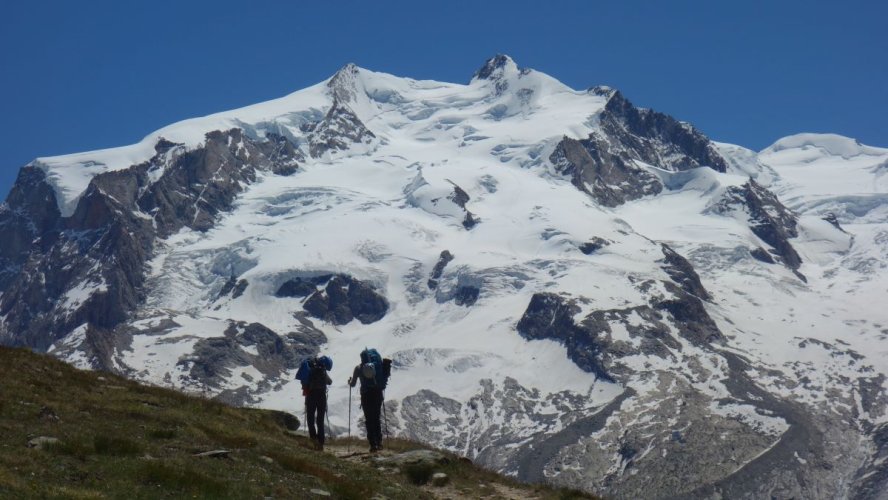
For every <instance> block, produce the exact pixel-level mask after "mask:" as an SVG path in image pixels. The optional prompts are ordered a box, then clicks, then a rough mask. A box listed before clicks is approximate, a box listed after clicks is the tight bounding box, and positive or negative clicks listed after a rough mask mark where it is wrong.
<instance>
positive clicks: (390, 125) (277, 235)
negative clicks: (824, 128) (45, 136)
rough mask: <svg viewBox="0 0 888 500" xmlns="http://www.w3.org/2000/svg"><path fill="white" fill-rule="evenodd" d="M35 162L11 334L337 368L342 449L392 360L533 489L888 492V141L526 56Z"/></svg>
mask: <svg viewBox="0 0 888 500" xmlns="http://www.w3.org/2000/svg"><path fill="white" fill-rule="evenodd" d="M726 119H728V117H726ZM22 172H23V173H22V175H21V176H20V178H19V182H18V183H17V188H16V189H14V190H13V193H12V194H11V195H10V199H9V200H7V203H6V204H4V205H3V208H2V209H0V231H5V234H6V235H7V236H8V238H9V239H8V241H12V242H13V244H10V245H9V246H8V247H7V249H6V250H4V252H3V253H2V254H0V258H2V259H4V260H2V262H0V264H3V266H5V269H6V270H5V271H4V272H3V274H0V290H2V295H0V341H3V342H5V343H10V344H20V345H30V346H33V347H36V348H43V349H47V350H49V351H50V352H53V353H55V354H56V355H58V356H60V357H62V358H63V359H67V360H68V361H70V362H72V363H75V364H77V365H80V366H85V367H92V368H102V369H110V370H115V371H119V372H122V373H125V374H127V375H128V376H131V377H133V378H136V379H140V380H144V381H149V382H152V383H156V384H160V385H168V386H173V387H178V388H182V389H185V390H188V391H195V392H201V393H206V394H208V395H213V396H218V397H220V398H223V399H226V400H228V401H232V402H235V403H240V404H250V405H257V406H263V407H272V408H278V409H284V410H288V411H291V412H294V413H301V411H302V402H301V391H300V390H299V386H298V382H297V381H295V380H294V374H295V369H296V367H297V366H298V364H299V362H300V361H301V360H302V359H303V358H304V357H305V356H309V355H314V354H316V353H319V352H320V353H323V354H326V355H328V356H331V357H332V358H333V360H334V369H333V371H332V372H331V376H332V377H333V380H334V384H333V386H332V387H331V388H330V393H329V394H330V404H329V406H330V408H329V409H330V413H329V414H330V423H331V424H332V426H333V427H334V432H342V431H344V430H345V429H346V427H347V426H348V424H349V422H348V420H347V418H348V415H349V412H348V408H347V405H348V401H349V393H348V389H347V387H346V385H345V380H346V378H347V377H348V376H349V375H350V374H351V369H352V367H353V366H354V365H355V363H357V361H358V353H359V352H360V350H361V349H363V348H364V347H365V346H370V347H376V348H377V349H379V350H380V351H381V352H382V353H383V354H384V355H386V356H389V357H392V358H393V359H394V361H395V371H394V374H393V376H392V380H391V383H390V385H389V388H388V390H387V392H386V399H387V403H386V404H387V407H386V409H387V417H388V422H387V425H388V428H389V431H390V432H392V433H397V434H401V435H405V436H408V437H412V438H415V439H420V440H424V441H428V442H432V443H434V444H436V445H440V446H445V447H448V448H451V449H453V450H455V451H458V452H460V453H462V454H465V455H466V456H468V457H470V458H472V459H474V460H477V461H479V462H480V463H482V464H484V465H487V466H489V467H493V468H496V469H499V470H502V471H505V472H507V473H510V474H514V475H516V476H518V477H519V478H522V479H525V480H531V481H555V482H558V483H562V484H567V485H571V486H575V487H579V488H583V489H586V490H589V491H595V492H598V493H604V494H606V495H609V496H614V497H618V498H654V497H669V496H672V495H677V496H682V497H699V498H707V497H718V495H722V496H723V497H725V498H744V497H748V498H761V497H762V495H766V494H767V495H776V497H779V498H783V497H793V496H794V497H797V498H834V497H856V498H885V496H884V491H886V489H885V488H888V466H886V465H885V463H886V462H885V459H886V457H888V438H886V437H885V436H888V426H886V424H888V417H886V404H888V399H886V393H885V390H886V384H885V376H886V374H888V361H886V359H888V340H886V337H888V310H886V308H885V306H884V304H885V298H886V297H888V270H886V262H888V223H886V218H888V181H886V177H885V174H886V172H888V149H881V148H875V147H869V146H864V145H861V144H859V143H857V142H856V141H854V140H853V139H849V138H845V137H840V136H836V135H828V134H800V135H797V136H791V137H787V138H783V139H780V140H779V141H777V142H776V143H774V144H773V145H772V146H770V147H769V148H767V149H765V150H764V151H762V152H760V153H756V152H753V151H749V150H746V149H744V148H741V147H739V146H733V145H730V144H723V143H715V142H711V141H709V139H707V138H706V137H705V136H704V135H703V134H702V133H700V132H699V131H697V130H696V129H694V128H693V127H692V126H690V125H688V124H686V123H683V122H678V121H676V120H674V119H672V118H671V117H668V116H666V115H662V114H660V113H656V112H653V111H650V110H644V109H639V108H636V107H634V106H633V105H632V104H631V103H630V102H629V101H627V100H626V99H625V97H623V96H622V94H620V93H619V92H617V91H615V90H613V89H609V88H606V87H594V88H592V89H589V90H588V91H577V90H573V89H570V88H568V87H566V86H564V85H563V84H561V83H560V82H558V81H557V80H555V79H553V78H551V77H549V76H547V75H544V74H541V73H539V72H536V71H533V70H527V69H520V68H519V67H518V66H517V65H516V64H515V63H514V61H512V60H511V59H509V58H508V57H505V56H497V57H496V58H493V59H491V60H489V61H488V62H487V63H485V65H484V66H483V67H482V68H481V69H479V71H478V72H477V73H476V74H475V76H474V77H473V78H472V80H471V81H470V82H469V83H468V84H465V85H463V84H452V83H442V82H433V81H417V80H412V79H407V78H400V77H396V76H392V75H388V74H384V73H377V72H373V71H369V70H365V69H362V68H358V67H355V66H353V65H348V66H346V67H344V68H343V69H342V70H340V71H339V72H338V73H337V74H336V75H334V76H333V77H332V78H331V79H330V80H327V81H325V82H321V83H319V84H318V85H315V86H312V87H309V88H307V89H304V90H300V91H297V92H295V93H293V94H290V95H288V96H286V97H283V98H281V99H277V100H273V101H269V102H266V103H262V104H258V105H255V106H249V107H246V108H242V109H238V110H233V111H228V112H223V113H219V114H216V115H211V116H207V117H203V118H196V119H193V120H187V121H184V122H180V123H177V124H173V125H170V126H168V127H165V128H163V129H161V130H158V131H156V132H154V133H152V134H150V135H148V136H147V137H146V138H145V139H144V140H143V141H141V142H140V143H139V144H136V145H132V146H125V147H121V148H115V149H109V150H103V151H94V152H87V153H81V154H75V155H66V156H59V157H52V158H40V159H37V160H35V161H34V162H32V163H31V164H30V165H29V166H27V167H25V168H24V169H23V170H22ZM29 242H31V243H29ZM36 290H40V292H37V291H36ZM33 297H37V298H36V299H35V298H33ZM352 400H353V401H356V398H353V399H352ZM355 410H356V408H354V409H353V411H352V414H353V415H354V414H355V413H356V411H355ZM352 428H353V429H356V428H357V427H356V422H352ZM880 495H882V496H880Z"/></svg>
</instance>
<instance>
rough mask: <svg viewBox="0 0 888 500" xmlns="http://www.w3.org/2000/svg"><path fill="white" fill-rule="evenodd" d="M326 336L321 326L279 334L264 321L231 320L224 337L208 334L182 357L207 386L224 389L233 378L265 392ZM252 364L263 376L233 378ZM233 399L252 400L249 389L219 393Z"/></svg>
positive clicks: (313, 352)
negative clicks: (209, 335) (239, 368)
mask: <svg viewBox="0 0 888 500" xmlns="http://www.w3.org/2000/svg"><path fill="white" fill-rule="evenodd" d="M326 341H327V338H326V336H324V334H323V333H322V332H321V331H320V330H317V329H314V328H311V327H303V328H302V330H301V331H298V332H290V333H288V334H286V335H283V336H282V335H279V334H278V333H276V332H274V331H272V330H271V329H269V328H267V327H266V326H264V325H262V324H261V323H249V324H247V323H244V322H234V321H232V322H231V323H230V326H229V328H228V329H227V330H226V331H225V332H224V336H222V337H210V338H204V339H201V340H199V341H197V343H196V344H195V345H194V349H193V350H192V352H191V353H190V354H188V355H186V356H184V357H182V358H181V359H180V360H179V361H178V365H179V366H181V367H183V368H184V369H186V370H188V373H189V376H190V378H191V379H192V380H193V381H194V382H196V383H198V384H200V385H201V386H202V387H204V388H207V389H216V390H220V389H224V388H225V387H227V386H229V385H231V382H236V383H238V382H239V383H241V384H246V385H248V386H255V387H254V388H253V389H252V392H264V391H267V390H269V389H271V388H272V383H275V384H280V383H281V376H282V375H283V373H284V372H285V371H287V370H295V369H297V368H299V364H300V363H301V362H302V360H303V359H305V358H306V357H310V356H315V355H317V353H318V350H319V348H320V346H321V344H323V343H324V342H326ZM246 366H252V367H254V368H255V369H256V370H258V371H259V372H260V373H261V374H262V375H263V376H264V378H263V379H262V380H240V381H238V380H232V378H231V377H232V370H234V369H236V368H238V367H246ZM219 397H220V398H221V399H224V400H226V401H228V402H231V403H237V404H243V403H245V402H247V401H248V398H249V391H238V392H236V393H235V392H230V391H223V392H221V393H220V396H219Z"/></svg>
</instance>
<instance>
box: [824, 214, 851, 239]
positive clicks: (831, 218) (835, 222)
mask: <svg viewBox="0 0 888 500" xmlns="http://www.w3.org/2000/svg"><path fill="white" fill-rule="evenodd" d="M823 220H825V221H826V222H829V223H830V224H832V225H833V227H834V228H836V229H838V230H839V231H841V232H843V233H845V234H848V232H847V231H845V230H844V229H843V228H842V225H841V224H839V218H838V216H836V214H834V213H833V212H830V213H828V214H826V215H824V216H823Z"/></svg>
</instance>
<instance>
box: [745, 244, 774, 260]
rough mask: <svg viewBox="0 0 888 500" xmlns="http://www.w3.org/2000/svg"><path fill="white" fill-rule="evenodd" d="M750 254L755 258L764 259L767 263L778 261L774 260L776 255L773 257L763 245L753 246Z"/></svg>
mask: <svg viewBox="0 0 888 500" xmlns="http://www.w3.org/2000/svg"><path fill="white" fill-rule="evenodd" d="M749 255H752V257H753V258H754V259H756V260H759V261H762V262H764V263H765V264H775V263H776V261H775V260H774V257H771V254H770V253H768V251H767V250H765V249H764V248H762V247H755V248H753V249H752V250H750V251H749Z"/></svg>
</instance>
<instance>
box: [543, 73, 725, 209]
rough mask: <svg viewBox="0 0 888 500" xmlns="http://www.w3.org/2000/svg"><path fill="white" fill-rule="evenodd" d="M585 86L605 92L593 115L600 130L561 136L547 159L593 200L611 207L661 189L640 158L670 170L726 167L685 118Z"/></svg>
mask: <svg viewBox="0 0 888 500" xmlns="http://www.w3.org/2000/svg"><path fill="white" fill-rule="evenodd" d="M590 92H591V93H594V94H597V95H601V96H603V97H605V98H607V104H606V105H605V107H604V110H603V111H602V112H601V113H600V115H599V116H598V121H599V124H600V127H599V130H597V131H595V132H593V133H591V134H590V135H589V137H587V138H585V139H582V140H576V139H571V138H569V137H565V138H564V139H562V141H561V142H560V143H559V144H558V146H556V148H555V151H554V152H553V153H552V155H551V156H550V157H549V161H550V162H551V163H552V165H553V167H554V169H555V172H556V173H558V174H560V175H563V176H565V177H568V178H569V179H570V180H571V182H572V183H573V185H574V186H576V187H577V188H578V189H580V190H581V191H584V192H586V193H588V194H589V195H591V196H592V197H593V198H594V199H595V200H596V201H597V202H598V203H600V204H602V205H604V206H608V207H616V206H618V205H622V204H623V203H626V202H627V201H632V200H636V199H639V198H642V197H644V196H651V195H656V194H658V193H660V192H661V191H662V190H663V185H662V183H661V181H660V179H659V177H657V176H656V175H654V174H653V173H651V172H649V171H648V170H647V169H645V168H644V167H643V166H641V165H640V164H639V163H643V164H647V165H652V166H654V167H657V168H661V169H664V170H670V171H681V170H688V169H692V168H699V167H710V168H712V169H713V170H716V171H718V172H725V171H726V170H727V164H726V163H725V160H724V158H722V156H721V155H720V154H719V153H718V151H717V150H716V148H715V146H713V144H712V142H711V141H710V140H709V138H707V137H706V136H705V135H703V134H702V133H700V132H699V131H698V130H696V129H695V128H694V127H692V126H690V125H688V124H687V123H684V122H679V121H678V120H676V119H674V118H672V117H671V116H669V115H665V114H663V113H658V112H656V111H652V110H649V109H640V108H636V107H635V106H634V105H633V104H632V103H631V102H629V101H628V100H627V99H626V98H625V97H623V95H622V94H621V93H620V92H618V91H615V90H612V89H609V88H605V87H595V88H593V89H591V90H590Z"/></svg>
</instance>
